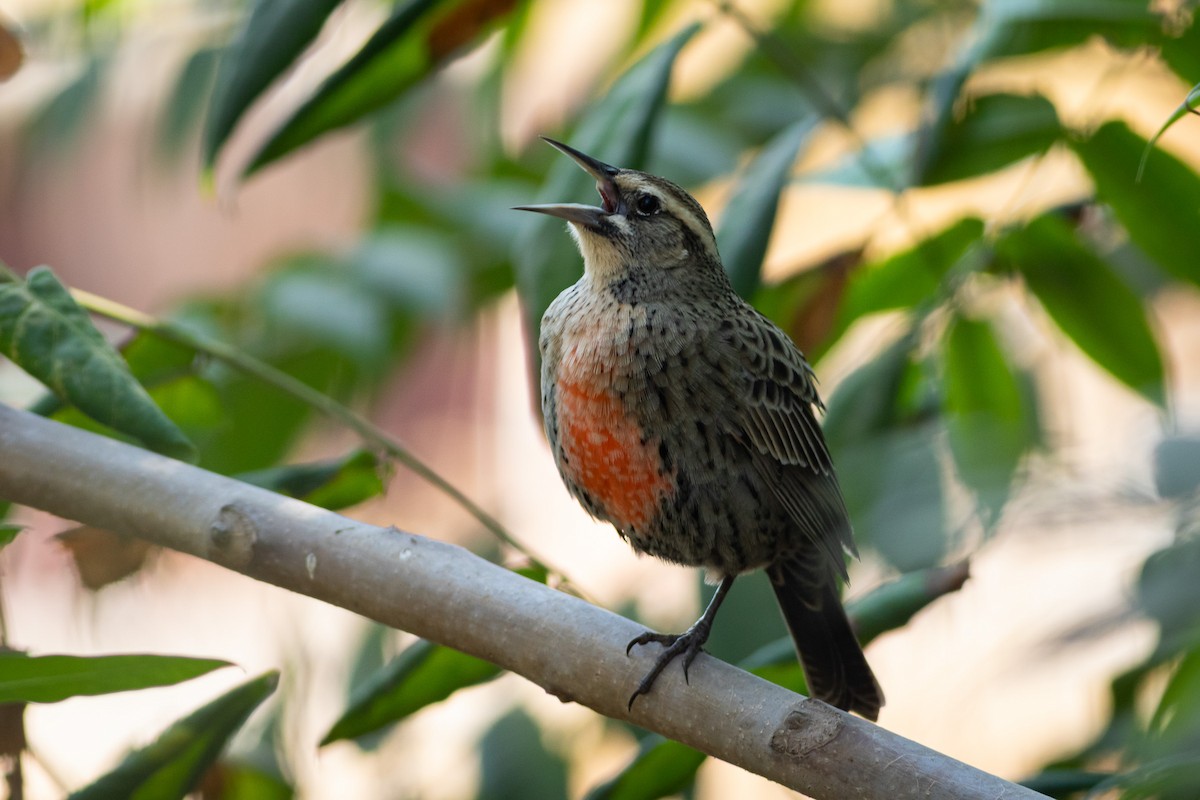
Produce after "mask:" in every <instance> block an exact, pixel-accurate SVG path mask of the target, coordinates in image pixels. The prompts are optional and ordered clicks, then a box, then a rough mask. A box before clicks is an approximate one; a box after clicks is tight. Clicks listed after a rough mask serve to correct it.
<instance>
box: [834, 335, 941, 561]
mask: <svg viewBox="0 0 1200 800" xmlns="http://www.w3.org/2000/svg"><path fill="white" fill-rule="evenodd" d="M915 336H916V332H915V329H910V331H909V332H908V333H907V334H906V335H904V336H902V337H901V338H900V339H899V340H897V342H896V343H895V344H893V345H892V346H891V347H889V348H887V349H886V350H884V351H883V352H882V353H881V354H879V355H878V356H876V357H875V358H874V359H873V360H872V361H870V362H868V363H867V364H865V365H864V366H862V367H860V368H859V369H858V370H856V371H855V372H853V373H851V374H850V375H849V376H848V377H847V378H846V379H845V380H844V381H842V383H841V385H839V386H838V388H837V391H835V392H834V394H833V396H832V397H831V398H830V399H829V413H828V414H827V415H826V417H825V426H824V428H825V435H826V440H827V441H828V442H829V449H830V451H831V452H832V453H833V456H834V463H836V464H837V466H838V473H839V474H840V475H846V476H852V477H853V480H845V481H843V483H842V491H843V492H844V494H845V497H846V507H847V508H848V509H849V511H850V517H851V520H852V521H853V522H854V529H855V531H856V532H857V534H858V539H859V543H860V544H863V545H868V546H871V547H873V548H875V549H876V550H877V551H878V552H879V553H880V554H881V555H882V556H883V557H884V558H885V559H887V560H888V562H889V563H890V564H892V565H893V566H895V567H896V568H897V569H899V570H901V571H903V572H909V571H912V570H915V569H921V568H924V567H928V566H931V565H933V564H936V563H938V562H939V561H940V560H941V559H942V557H943V556H944V555H945V554H946V552H947V551H948V548H949V541H948V531H947V529H946V498H945V492H944V490H943V487H942V478H941V473H942V466H941V457H940V453H939V452H938V449H937V442H938V440H939V439H940V438H941V436H942V433H943V430H942V425H941V421H940V419H939V418H938V417H937V416H935V415H933V414H932V413H931V409H930V408H928V406H929V405H930V404H929V403H928V401H927V399H926V397H925V395H926V394H928V393H929V391H930V381H929V380H928V378H927V377H925V376H924V375H923V374H922V370H921V365H920V364H919V363H917V362H914V361H913V354H914V348H915V342H916V340H915Z"/></svg>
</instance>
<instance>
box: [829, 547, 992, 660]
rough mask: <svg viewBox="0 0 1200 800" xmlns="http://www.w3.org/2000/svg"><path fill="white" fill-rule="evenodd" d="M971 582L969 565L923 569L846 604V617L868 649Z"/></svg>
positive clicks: (907, 574) (964, 562)
mask: <svg viewBox="0 0 1200 800" xmlns="http://www.w3.org/2000/svg"><path fill="white" fill-rule="evenodd" d="M968 578H970V565H969V563H968V562H966V561H960V562H958V563H957V564H951V565H949V566H945V567H941V566H935V567H926V568H924V569H919V570H916V571H914V572H909V573H906V574H904V575H902V576H900V577H899V578H896V579H895V580H893V581H889V582H887V583H884V584H881V585H880V586H878V587H876V588H875V589H873V590H871V591H870V592H869V593H867V594H865V595H863V596H862V597H860V598H858V599H856V600H851V601H850V602H849V603H847V604H846V613H847V614H849V615H850V620H851V622H852V623H853V624H854V632H855V634H856V635H857V636H858V641H859V642H861V643H862V644H863V645H864V646H866V645H867V644H869V643H870V642H872V641H874V640H875V638H876V637H878V636H882V635H883V634H885V633H887V632H888V631H893V630H898V629H900V628H902V627H904V626H905V625H907V624H908V623H909V621H910V620H911V619H912V618H913V617H914V616H916V614H917V612H919V611H922V610H924V609H925V608H927V607H928V606H929V605H931V604H932V603H933V602H934V601H935V600H938V599H939V598H941V597H944V596H946V595H948V594H953V593H954V592H957V591H958V590H959V589H961V588H962V587H963V584H965V583H966V582H967V579H968Z"/></svg>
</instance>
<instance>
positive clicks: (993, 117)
mask: <svg viewBox="0 0 1200 800" xmlns="http://www.w3.org/2000/svg"><path fill="white" fill-rule="evenodd" d="M1061 136H1062V127H1061V126H1060V125H1059V122H1058V114H1057V113H1056V112H1055V110H1054V106H1053V104H1051V103H1050V101H1049V100H1047V99H1046V98H1044V97H1041V96H1038V95H1031V96H1022V95H1011V94H993V95H985V96H983V97H977V98H975V99H974V100H972V101H971V105H970V107H969V109H968V110H967V113H966V114H965V115H963V117H962V119H960V120H953V121H950V122H949V124H948V125H947V126H946V128H945V130H943V131H942V133H941V135H940V136H938V137H936V139H933V140H930V142H931V146H930V147H929V148H928V149H926V150H925V151H923V155H924V158H923V159H922V161H921V162H920V163H921V165H922V167H923V171H922V172H921V173H920V174H919V175H918V178H917V182H918V183H919V184H921V185H924V186H932V185H934V184H939V183H949V182H950V181H958V180H964V179H966V178H974V177H977V176H979V175H985V174H987V173H989V172H995V171H996V170H998V169H1001V168H1002V167H1007V166H1008V165H1009V164H1012V163H1014V162H1016V161H1020V160H1021V159H1023V158H1026V157H1028V156H1031V155H1035V154H1038V153H1043V152H1045V151H1046V150H1048V149H1049V148H1050V146H1051V145H1053V144H1054V143H1055V142H1057V141H1058V140H1059V138H1060V137H1061Z"/></svg>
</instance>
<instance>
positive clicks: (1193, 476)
mask: <svg viewBox="0 0 1200 800" xmlns="http://www.w3.org/2000/svg"><path fill="white" fill-rule="evenodd" d="M1154 486H1155V489H1157V491H1158V496H1159V497H1162V498H1164V499H1167V500H1183V499H1186V498H1187V497H1190V496H1191V495H1194V494H1196V490H1197V489H1200V438H1196V437H1195V436H1173V437H1170V438H1166V439H1163V440H1162V441H1161V442H1159V443H1158V446H1157V447H1155V448H1154Z"/></svg>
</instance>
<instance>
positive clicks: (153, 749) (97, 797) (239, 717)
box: [69, 672, 279, 800]
mask: <svg viewBox="0 0 1200 800" xmlns="http://www.w3.org/2000/svg"><path fill="white" fill-rule="evenodd" d="M278 683H279V673H277V672H268V673H266V674H265V675H262V676H260V677H258V678H254V679H253V680H250V681H247V682H246V683H243V684H241V685H240V686H237V687H235V688H234V689H232V690H230V691H229V692H227V693H226V694H224V695H222V696H221V697H218V698H217V699H216V700H214V701H213V702H211V703H209V704H208V705H206V706H203V707H202V708H199V709H197V710H196V711H194V712H192V713H191V714H189V715H188V716H186V717H184V718H183V719H181V720H179V721H178V722H176V723H175V724H173V725H172V726H171V727H169V728H167V730H165V731H163V733H162V734H161V735H160V736H159V737H158V739H156V740H155V741H154V742H153V743H151V744H150V745H147V746H146V747H143V748H142V749H140V750H135V751H134V752H132V753H130V754H129V755H128V756H126V757H125V760H124V761H122V762H121V764H120V765H119V766H118V767H117V768H116V769H114V770H113V771H112V772H110V773H108V774H107V775H105V776H103V777H102V778H100V779H99V780H97V781H96V782H95V783H92V784H90V785H89V786H87V787H85V788H83V789H80V790H79V791H77V792H75V793H74V794H72V795H71V796H70V798H69V800H109V799H110V798H113V797H121V798H128V800H165V798H179V797H183V796H184V795H186V794H187V793H188V792H190V791H192V790H193V789H194V788H195V787H196V785H197V784H198V783H199V782H200V779H201V778H202V777H203V776H204V773H205V771H206V770H207V769H208V768H209V767H210V766H211V765H212V764H213V762H214V761H216V760H217V757H218V756H219V755H220V753H221V750H222V749H223V748H224V747H225V743H226V742H227V741H228V740H229V738H230V737H231V736H232V735H233V734H234V733H235V732H236V731H237V729H238V728H240V727H241V726H242V723H244V722H245V721H246V718H247V717H249V716H250V714H251V712H253V711H254V709H255V708H257V707H258V706H259V704H260V703H262V701H263V700H265V699H266V698H267V697H268V696H269V695H270V694H271V692H273V691H275V686H276V685H277V684H278Z"/></svg>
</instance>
